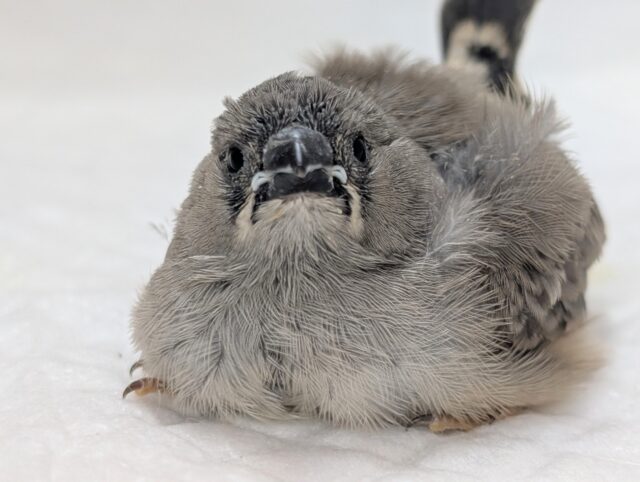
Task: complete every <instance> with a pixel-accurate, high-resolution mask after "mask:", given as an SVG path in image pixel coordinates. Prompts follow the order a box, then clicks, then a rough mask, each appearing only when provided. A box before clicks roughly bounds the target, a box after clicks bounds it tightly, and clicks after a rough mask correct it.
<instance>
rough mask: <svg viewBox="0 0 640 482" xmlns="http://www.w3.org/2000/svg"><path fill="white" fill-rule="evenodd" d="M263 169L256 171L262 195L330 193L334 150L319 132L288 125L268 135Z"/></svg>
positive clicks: (331, 190)
mask: <svg viewBox="0 0 640 482" xmlns="http://www.w3.org/2000/svg"><path fill="white" fill-rule="evenodd" d="M262 159H263V166H264V171H262V172H261V173H259V175H258V176H259V179H260V180H261V182H260V187H261V191H262V194H263V195H264V196H265V198H268V199H273V198H276V197H282V196H286V195H287V194H293V193H297V192H316V193H321V194H331V193H332V192H333V191H334V181H333V176H332V174H331V172H330V168H331V167H332V166H333V149H332V148H331V144H329V140H328V139H327V138H326V137H325V136H324V135H323V134H321V133H320V132H318V131H315V130H313V129H309V128H308V127H303V126H290V127H287V128H285V129H283V130H281V131H280V132H278V133H277V134H274V135H273V136H271V138H270V139H269V141H268V142H267V145H266V147H265V150H264V154H263V158H262Z"/></svg>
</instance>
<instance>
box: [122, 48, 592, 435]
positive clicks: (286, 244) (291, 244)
mask: <svg viewBox="0 0 640 482" xmlns="http://www.w3.org/2000/svg"><path fill="white" fill-rule="evenodd" d="M288 126H304V127H305V128H309V129H312V130H314V131H317V132H321V133H322V134H323V135H324V136H326V138H327V139H328V140H329V141H330V144H331V148H332V151H333V155H334V163H335V164H336V165H339V166H342V167H343V168H344V171H345V173H346V174H347V181H346V183H345V184H344V186H342V191H341V193H342V194H341V195H339V196H335V195H322V194H318V193H316V192H297V193H295V194H291V195H289V196H284V197H277V198H273V199H266V200H261V199H260V198H259V197H258V195H257V193H256V192H255V191H253V190H252V188H251V186H252V179H254V176H255V175H256V173H258V172H260V171H261V170H263V169H264V158H263V156H264V150H265V146H266V144H267V142H268V141H269V139H270V138H273V136H274V135H275V134H277V133H278V132H281V131H282V129H284V128H286V127H288ZM561 130H562V124H561V123H560V122H559V121H558V119H557V116H556V114H555V112H554V108H553V104H552V103H551V102H545V101H543V102H532V103H531V104H530V105H529V104H525V103H524V102H520V101H517V100H513V99H511V98H509V97H501V96H498V95H496V94H494V93H492V92H490V91H489V90H488V89H485V88H484V84H483V83H482V82H479V81H478V80H477V79H475V78H474V77H473V76H472V75H465V74H463V73H462V72H460V71H458V70H455V69H450V68H447V67H434V66H431V65H429V64H427V63H424V62H419V63H408V62H406V61H405V60H403V58H402V56H400V55H398V54H396V53H394V52H392V51H385V52H382V53H378V54H374V55H372V56H364V55H360V54H350V53H347V52H338V53H334V54H333V55H330V56H328V57H326V58H324V59H323V60H321V61H319V62H318V65H317V67H316V73H315V75H312V76H303V75H299V74H296V73H286V74H283V75H281V76H278V77H276V78H274V79H270V80H268V81H266V82H264V83H262V84H260V85H259V86H257V87H255V88H254V89H252V90H250V91H249V92H247V93H246V94H244V95H243V96H241V97H240V98H239V99H238V100H228V101H227V102H226V111H225V112H224V113H223V114H222V115H221V116H220V117H219V118H218V119H217V120H216V123H215V128H214V131H213V143H212V150H211V153H210V154H209V155H207V156H206V157H205V158H204V160H203V161H202V162H201V164H200V165H199V166H198V168H197V169H196V171H195V174H194V176H193V180H192V184H191V190H190V193H189V196H188V198H187V199H186V200H185V201H184V203H183V204H182V207H181V210H180V212H179V215H178V219H177V223H176V227H175V232H174V236H173V240H172V242H171V245H170V247H169V250H168V252H167V256H166V259H165V260H164V262H163V264H162V265H161V266H160V268H159V269H158V270H157V271H156V272H155V274H154V275H153V277H152V278H151V280H150V282H149V284H148V285H147V286H146V288H145V289H144V291H143V292H142V294H141V296H140V299H139V302H138V303H137V306H136V308H135V310H134V315H133V338H134V342H135V345H136V347H137V348H138V349H139V350H140V352H141V355H142V358H143V360H144V369H145V372H146V374H147V375H148V376H149V377H153V378H154V379H157V380H162V382H163V387H164V388H165V389H166V391H167V392H168V393H170V394H171V397H172V398H173V400H174V401H175V402H176V403H177V406H178V407H180V408H181V409H183V410H185V411H189V412H197V413H201V414H207V415H214V416H218V417H226V416H230V415H235V414H246V415H249V416H252V417H256V418H259V419H275V418H285V417H293V416H304V417H320V418H323V419H326V420H329V421H332V422H334V423H336V424H340V425H347V426H357V425H365V426H381V425H386V424H398V423H402V424H404V423H407V422H409V421H410V420H412V419H413V418H414V417H416V416H422V415H430V416H434V417H443V416H449V417H453V418H455V419H458V420H468V421H473V422H478V421H484V420H487V419H488V418H491V417H497V416H500V415H503V414H506V413H509V412H510V411H512V410H514V409H516V408H520V407H527V406H533V405H538V404H542V403H546V402H549V401H551V400H554V399H556V398H557V397H558V396H560V395H561V394H562V393H564V392H565V390H566V389H567V388H568V387H570V386H572V385H573V384H574V383H575V382H577V381H579V380H580V379H581V378H582V376H583V375H584V374H585V373H586V372H588V370H589V368H590V367H592V366H593V364H594V362H595V360H597V358H598V355H597V353H596V352H595V351H594V350H593V349H591V348H590V347H589V345H587V344H585V343H583V342H582V340H581V339H580V337H579V333H573V334H566V333H565V332H566V331H567V330H568V329H569V328H573V327H575V326H577V325H579V324H580V322H581V320H582V319H583V318H584V290H585V285H586V270H587V268H588V267H589V265H590V264H591V263H592V262H593V261H594V260H595V258H596V257H597V256H598V254H599V252H600V249H601V245H602V243H603V241H604V229H603V223H602V219H601V217H600V214H599V211H598V207H597V205H596V203H595V202H594V199H593V196H592V194H591V191H590V189H589V186H588V184H587V182H586V181H585V179H584V177H583V176H582V175H581V174H580V172H579V171H578V169H577V168H576V167H575V164H574V162H573V161H572V160H571V159H570V158H569V157H568V156H567V154H566V153H565V152H564V151H563V150H562V148H561V146H560V145H559V143H558V138H557V135H558V133H559V132H560V131H561ZM356 138H362V139H364V140H366V160H365V161H364V162H362V159H361V158H362V157H363V155H362V153H359V155H355V154H354V142H355V141H354V139H356ZM238 165H240V167H239V168H238ZM334 182H336V183H338V182H339V181H336V180H335V179H334ZM574 331H575V330H574Z"/></svg>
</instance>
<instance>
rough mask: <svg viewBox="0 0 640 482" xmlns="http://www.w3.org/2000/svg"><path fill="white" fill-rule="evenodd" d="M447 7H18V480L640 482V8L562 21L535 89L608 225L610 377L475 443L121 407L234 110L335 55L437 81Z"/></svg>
mask: <svg viewBox="0 0 640 482" xmlns="http://www.w3.org/2000/svg"><path fill="white" fill-rule="evenodd" d="M438 3H439V2H435V1H427V0H420V1H398V2H390V1H389V2H381V1H364V0H363V1H349V2H347V1H343V2H340V1H337V0H336V1H322V2H319V1H314V2H310V1H309V2H307V1H302V0H297V1H294V0H288V1H278V2H266V1H265V2H260V1H254V2H250V1H246V0H244V1H237V0H236V1H233V2H231V1H229V2H212V1H209V2H205V1H192V2H179V1H174V2H161V1H157V0H156V1H148V0H144V1H143V0H137V1H126V2H125V1H122V0H118V1H108V2H107V1H104V2H98V1H87V0H81V1H68V0H67V1H57V2H54V1H34V0H32V1H20V2H19V1H11V0H0V479H2V480H12V481H13V480H47V479H54V480H82V481H86V480H118V481H120V480H145V479H146V480H180V479H188V478H193V479H209V480H287V481H289V480H290V481H297V480H318V481H324V480H331V479H335V480H345V481H347V480H348V481H351V480H358V479H360V480H445V479H446V480H454V479H460V480H466V479H469V480H471V479H476V478H481V479H486V480H497V479H504V480H548V479H559V480H562V479H565V480H633V479H635V480H640V411H639V409H638V403H640V375H639V371H640V355H639V351H640V326H639V325H638V321H639V320H638V318H639V315H640V290H639V288H640V285H639V282H638V277H637V273H638V271H639V269H640V254H638V247H639V246H640V228H639V227H638V226H639V222H640V212H639V211H640V183H639V179H638V178H639V176H640V158H639V156H638V152H640V150H639V148H638V147H639V146H638V143H639V139H640V97H639V96H638V87H637V86H639V85H640V41H639V40H640V33H639V29H638V18H640V2H637V1H634V0H627V1H622V0H616V1H615V2H602V1H598V0H590V1H586V0H582V1H579V0H571V1H569V0H562V1H561V2H560V1H551V0H546V1H543V2H542V3H541V4H540V5H539V6H538V8H537V10H536V11H535V13H534V16H533V18H532V22H531V24H530V25H531V28H530V31H529V35H528V37H527V40H526V43H525V45H524V48H523V51H522V55H521V62H520V67H521V69H520V72H521V75H522V77H523V78H524V79H525V80H526V81H527V83H528V84H529V85H530V86H531V87H533V88H534V90H535V91H536V92H538V93H547V94H549V95H552V96H553V97H555V98H556V99H557V101H558V106H559V109H560V111H561V112H562V113H563V114H564V115H565V116H567V117H568V118H569V119H571V121H572V123H573V127H572V129H571V130H570V135H569V136H568V138H567V143H566V145H567V146H568V148H569V149H570V150H571V151H572V152H573V153H574V155H575V157H576V158H577V159H578V160H579V163H580V165H581V167H582V169H583V171H584V172H585V173H586V175H587V176H588V177H589V178H590V179H591V182H592V184H593V187H594V190H595V192H596V195H597V198H598V200H599V201H600V203H601V206H602V208H603V211H604V215H605V217H606V220H607V222H608V232H609V241H608V244H607V246H606V252H605V255H604V257H603V259H602V261H601V262H600V263H599V265H598V266H597V267H596V268H595V269H594V270H593V272H592V276H591V286H590V290H589V297H588V302H589V306H590V310H591V318H592V323H593V324H594V325H595V327H596V330H597V331H598V333H599V334H600V336H601V337H602V338H603V340H604V341H605V342H606V343H608V345H609V362H608V365H607V367H606V368H605V369H604V370H602V371H601V372H600V373H599V374H598V376H597V377H596V379H595V380H594V381H593V383H591V384H590V385H589V387H588V388H587V389H586V390H585V391H583V392H581V393H579V394H578V395H577V396H576V397H575V398H574V399H572V400H571V401H569V402H567V403H566V404H563V405H562V406H558V407H553V408H548V409H544V410H537V411H533V412H528V413H526V414H524V415H520V416H517V417H513V418H511V419H509V420H506V421H502V422H499V423H496V424H494V425H491V426H487V427H483V428H480V429H478V430H475V431H473V432H471V433H466V434H463V433H456V434H451V435H446V436H436V435H433V434H430V433H427V432H426V431H425V430H424V429H418V428H415V429H412V430H409V431H405V430H403V429H392V430H385V431H381V432H375V433H369V432H364V431H362V432H361V431H348V430H338V429H333V428H328V427H326V426H324V425H322V424H321V423H316V422H295V423H281V424H259V423H255V422H251V421H247V420H238V421H237V422H236V423H233V424H224V423H219V422H216V421H203V420H193V419H185V418H183V417H181V416H179V415H177V414H175V413H173V412H171V411H170V410H168V409H166V408H161V407H159V406H157V404H156V403H155V401H154V400H153V397H148V398H147V399H136V398H135V397H131V399H128V400H126V401H124V402H123V401H122V400H121V399H120V393H121V390H122V388H123V387H124V386H125V385H126V384H127V383H128V381H129V377H128V374H127V369H128V367H129V365H130V364H131V363H132V362H133V361H135V360H136V356H135V353H133V351H132V348H131V347H130V343H129V332H128V318H129V310H130V307H131V305H132V303H133V301H134V299H135V296H136V292H137V291H138V290H139V289H140V288H141V287H142V286H143V285H144V283H145V281H146V280H147V279H148V277H149V275H150V274H151V272H152V270H153V269H154V268H155V267H156V266H157V265H158V264H159V263H160V261H161V259H162V257H163V254H164V250H165V249H166V246H167V241H166V239H164V238H163V237H162V236H161V235H159V234H158V232H156V230H155V229H152V227H151V225H152V224H153V225H156V226H160V230H162V229H163V227H165V229H166V228H168V227H170V224H171V221H172V219H173V216H174V209H175V208H176V207H177V206H178V205H179V203H180V201H181V200H182V199H183V198H184V196H185V195H186V190H187V186H188V181H189V177H190V174H191V172H192V170H193V168H194V167H195V166H196V164H197V163H198V161H199V160H200V159H201V158H202V157H203V156H204V154H206V152H207V150H208V146H209V128H210V125H211V121H212V119H213V118H214V117H215V116H216V115H218V114H219V113H220V111H221V100H222V98H223V96H225V95H231V96H237V95H239V94H241V93H242V92H243V91H244V90H246V89H247V88H249V87H251V86H253V85H255V84H257V83H258V82H260V81H262V80H264V79H265V78H267V77H269V76H272V75H276V74H278V73H281V72H283V71H285V70H292V69H298V68H301V67H303V66H304V62H303V58H304V54H305V53H306V52H308V51H318V50H319V49H321V48H329V47H330V46H331V45H332V44H334V43H336V42H338V43H346V44H348V45H351V46H354V47H358V48H363V49H368V48H371V47H372V46H381V45H386V44H396V45H400V46H402V47H405V48H407V49H409V50H411V51H412V52H413V54H414V55H415V56H426V57H430V58H432V59H434V61H437V60H438V59H439V53H438V50H439V32H438V28H437V20H438Z"/></svg>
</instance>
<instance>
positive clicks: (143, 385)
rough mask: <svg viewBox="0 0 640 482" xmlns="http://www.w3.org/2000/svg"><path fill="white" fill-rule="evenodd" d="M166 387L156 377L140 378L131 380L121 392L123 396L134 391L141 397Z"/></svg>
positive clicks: (160, 391) (163, 390)
mask: <svg viewBox="0 0 640 482" xmlns="http://www.w3.org/2000/svg"><path fill="white" fill-rule="evenodd" d="M166 389H167V387H166V385H165V383H164V382H163V381H162V380H158V379H157V378H140V379H139V380H135V381H133V382H131V383H130V384H129V385H128V386H127V388H125V389H124V392H122V398H125V397H126V396H127V395H129V394H130V393H131V392H136V395H138V396H140V397H142V396H144V395H148V394H149V393H154V392H159V393H162V392H165V391H166Z"/></svg>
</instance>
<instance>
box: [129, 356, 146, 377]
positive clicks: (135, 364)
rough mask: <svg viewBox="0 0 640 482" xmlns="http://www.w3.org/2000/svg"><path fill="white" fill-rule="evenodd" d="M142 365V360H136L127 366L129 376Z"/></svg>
mask: <svg viewBox="0 0 640 482" xmlns="http://www.w3.org/2000/svg"><path fill="white" fill-rule="evenodd" d="M142 365H144V360H138V361H137V362H135V363H134V364H133V365H131V368H129V376H133V372H135V371H136V370H137V369H138V368H142Z"/></svg>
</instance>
